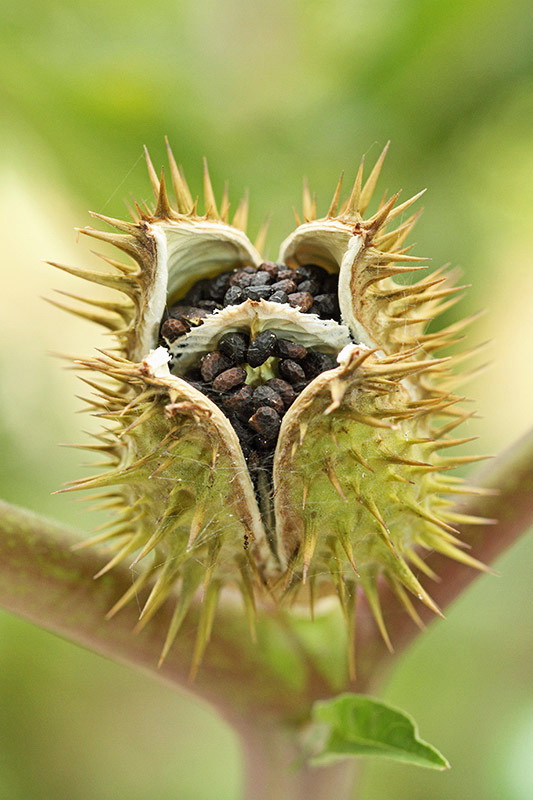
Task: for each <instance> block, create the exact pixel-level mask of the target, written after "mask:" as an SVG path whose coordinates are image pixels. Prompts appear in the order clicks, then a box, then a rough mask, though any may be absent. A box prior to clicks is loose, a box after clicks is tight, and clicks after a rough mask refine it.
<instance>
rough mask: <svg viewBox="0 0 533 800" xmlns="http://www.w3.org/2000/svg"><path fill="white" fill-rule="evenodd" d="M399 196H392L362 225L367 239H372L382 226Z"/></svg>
mask: <svg viewBox="0 0 533 800" xmlns="http://www.w3.org/2000/svg"><path fill="white" fill-rule="evenodd" d="M399 196H400V192H397V193H396V194H393V195H392V197H391V198H390V199H389V200H388V201H387V202H386V203H385V205H384V206H383V207H382V208H380V209H379V211H376V213H375V214H374V216H373V217H370V219H369V220H366V222H363V223H362V227H363V228H364V230H365V231H366V234H367V237H368V238H370V239H371V238H372V237H373V236H374V235H375V234H376V233H377V232H378V230H379V229H380V228H381V227H382V226H383V225H384V223H385V221H386V219H387V217H388V216H389V214H390V213H391V209H392V207H393V206H394V204H395V203H396V201H397V199H398V197H399Z"/></svg>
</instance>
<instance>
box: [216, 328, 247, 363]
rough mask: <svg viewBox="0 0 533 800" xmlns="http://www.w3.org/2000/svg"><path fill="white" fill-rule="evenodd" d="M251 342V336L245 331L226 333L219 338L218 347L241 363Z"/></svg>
mask: <svg viewBox="0 0 533 800" xmlns="http://www.w3.org/2000/svg"><path fill="white" fill-rule="evenodd" d="M249 343H250V337H249V336H247V335H246V334H245V333H225V334H224V336H222V338H221V339H219V342H218V349H219V350H221V351H222V352H223V353H224V355H226V356H228V357H229V358H231V359H232V360H233V361H235V362H236V363H237V364H240V363H241V362H242V361H244V360H245V358H246V351H247V349H248V345H249Z"/></svg>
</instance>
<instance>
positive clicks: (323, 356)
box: [302, 350, 339, 378]
mask: <svg viewBox="0 0 533 800" xmlns="http://www.w3.org/2000/svg"><path fill="white" fill-rule="evenodd" d="M302 366H303V368H304V370H305V374H306V376H307V378H316V376H317V375H320V373H321V372H325V371H326V370H328V369H334V368H335V367H338V366H339V365H338V363H337V359H336V358H335V357H334V356H331V355H329V354H328V353H317V352H316V350H310V351H309V352H308V353H307V355H306V357H305V358H304V360H303V361H302Z"/></svg>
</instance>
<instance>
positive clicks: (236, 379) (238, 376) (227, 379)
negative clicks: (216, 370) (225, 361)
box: [213, 367, 246, 392]
mask: <svg viewBox="0 0 533 800" xmlns="http://www.w3.org/2000/svg"><path fill="white" fill-rule="evenodd" d="M245 380H246V370H244V369H242V368H241V367H230V369H226V370H224V372H221V373H220V374H219V375H217V376H216V378H215V379H214V381H213V389H214V390H215V391H216V392H229V391H231V390H232V389H235V387H236V386H240V384H241V383H244V381H245Z"/></svg>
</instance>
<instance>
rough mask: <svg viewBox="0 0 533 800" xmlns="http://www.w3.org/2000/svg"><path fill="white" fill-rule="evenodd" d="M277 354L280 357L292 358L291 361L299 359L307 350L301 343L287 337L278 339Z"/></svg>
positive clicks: (303, 356)
mask: <svg viewBox="0 0 533 800" xmlns="http://www.w3.org/2000/svg"><path fill="white" fill-rule="evenodd" d="M277 354H278V355H279V356H281V358H292V360H293V361H301V360H302V358H305V357H306V355H307V350H306V349H305V347H304V346H303V345H301V344H296V342H291V341H289V339H278V347H277Z"/></svg>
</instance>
